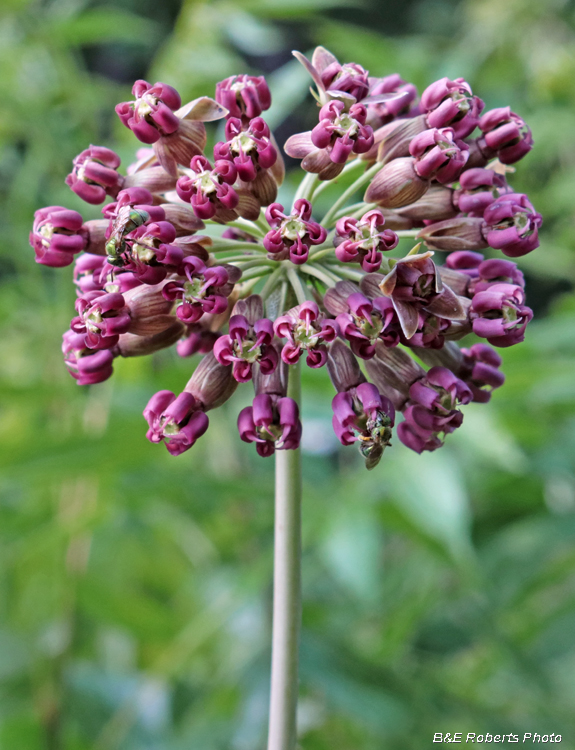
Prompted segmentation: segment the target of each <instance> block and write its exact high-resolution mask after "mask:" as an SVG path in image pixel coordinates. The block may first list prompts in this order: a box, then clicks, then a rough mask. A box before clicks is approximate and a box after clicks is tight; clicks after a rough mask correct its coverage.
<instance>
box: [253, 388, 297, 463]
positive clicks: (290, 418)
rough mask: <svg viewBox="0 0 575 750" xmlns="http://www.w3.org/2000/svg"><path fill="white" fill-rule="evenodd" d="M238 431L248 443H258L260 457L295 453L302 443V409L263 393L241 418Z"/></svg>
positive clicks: (290, 399)
mask: <svg viewBox="0 0 575 750" xmlns="http://www.w3.org/2000/svg"><path fill="white" fill-rule="evenodd" d="M238 430H239V433H240V437H241V439H242V440H243V441H244V442H245V443H255V444H256V450H257V452H258V454H259V455H260V456H263V457H267V456H272V455H273V454H274V453H275V451H276V450H295V449H296V448H298V447H299V443H300V440H301V432H302V428H301V422H300V419H299V408H298V405H297V403H296V402H295V401H294V400H293V399H292V398H287V397H286V396H284V397H282V398H279V397H278V396H276V395H275V394H269V393H260V394H259V395H257V396H256V397H255V398H254V400H253V405H252V406H246V408H245V409H242V410H241V412H240V413H239V416H238Z"/></svg>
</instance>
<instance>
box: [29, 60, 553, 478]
mask: <svg viewBox="0 0 575 750" xmlns="http://www.w3.org/2000/svg"><path fill="white" fill-rule="evenodd" d="M294 54H295V56H296V57H297V59H298V60H299V61H300V62H301V63H302V64H303V65H304V67H305V68H306V70H307V71H308V72H309V74H310V75H311V77H312V80H313V82H314V84H315V86H316V90H315V91H313V92H312V93H314V96H315V98H316V100H317V103H318V112H317V124H316V125H315V126H314V127H313V128H312V129H311V130H310V131H308V132H305V133H297V134H294V135H292V136H291V137H290V138H289V139H288V140H287V142H286V143H285V145H284V149H283V150H284V152H285V153H286V154H287V155H289V156H290V157H292V158H295V159H298V160H300V163H301V168H302V169H303V171H304V176H303V179H302V181H301V184H300V186H299V188H298V189H297V192H296V195H295V196H293V200H291V201H288V197H287V196H285V195H283V194H282V197H281V202H279V201H278V188H279V187H280V186H281V184H282V181H283V178H284V171H285V170H284V161H283V156H282V150H281V149H280V147H279V145H278V144H277V142H276V140H275V138H274V136H273V133H272V132H271V131H270V128H269V126H268V124H267V123H266V120H265V116H266V111H267V110H268V109H269V107H270V106H271V103H272V98H271V94H270V90H269V88H268V85H267V83H266V81H265V79H264V78H263V77H262V76H251V75H246V74H241V75H234V76H231V77H229V78H226V79H225V80H223V81H221V82H220V83H218V84H217V85H216V90H215V97H214V98H211V97H210V96H203V97H200V98H199V99H196V100H194V101H192V102H189V103H188V104H185V105H183V106H182V102H181V98H180V95H179V94H178V92H177V91H176V90H175V89H174V88H172V87H171V86H169V85H167V84H165V83H155V84H153V85H152V84H150V83H148V82H147V81H137V82H136V83H135V84H134V87H133V90H132V94H133V99H132V100H130V101H126V102H123V103H121V104H118V106H117V107H116V112H117V114H118V117H119V118H120V120H121V122H122V123H123V124H124V125H125V126H126V127H127V128H129V129H130V130H131V131H132V132H133V134H134V135H135V136H136V138H137V139H138V140H139V141H141V142H142V143H143V144H145V145H146V147H145V148H140V149H139V150H138V152H137V154H136V160H135V161H134V163H133V164H131V165H129V166H128V167H127V169H126V170H125V174H124V173H123V172H122V171H121V169H120V167H121V164H120V158H119V156H118V155H117V154H115V153H114V152H113V151H112V150H110V149H108V148H105V147H103V146H90V147H89V148H87V149H86V150H84V151H83V152H82V153H81V154H79V155H78V156H77V157H76V158H75V159H74V162H73V165H72V171H71V173H70V174H69V176H68V177H67V179H66V182H67V184H68V185H69V186H70V188H71V190H72V191H73V192H74V193H75V194H76V195H77V196H79V197H80V198H82V199H83V200H84V201H86V202H87V203H89V204H92V205H98V204H101V203H104V202H105V201H108V203H107V204H106V205H105V206H104V207H103V209H102V214H103V218H102V219H94V220H89V221H84V219H83V217H82V216H81V214H80V213H78V212H77V211H74V210H70V209H67V208H65V207H62V206H49V207H47V208H43V209H40V210H39V211H37V212H36V214H35V217H34V223H33V228H32V232H31V234H30V243H31V245H32V247H33V248H34V251H35V254H36V261H37V262H38V263H41V264H44V265H47V266H52V267H64V266H69V265H73V266H74V273H73V280H74V284H75V286H76V290H77V301H76V315H75V317H73V319H72V321H71V324H70V329H69V330H68V331H66V333H64V336H63V345H62V351H63V354H64V361H65V364H66V367H67V368H68V370H69V372H70V374H71V375H72V376H73V377H74V378H75V379H76V380H77V382H78V383H79V384H80V385H91V384H95V383H99V382H102V381H103V380H106V379H107V378H109V377H110V376H111V375H112V372H113V366H114V362H115V360H116V359H117V358H118V357H131V356H143V355H146V354H151V353H153V352H155V351H158V350H160V349H164V348H166V347H169V346H172V345H176V348H177V352H178V354H179V355H180V356H182V357H189V356H191V355H193V354H201V355H203V357H202V359H201V361H200V363H199V365H198V366H197V367H196V368H195V370H194V372H193V373H192V375H191V378H190V380H189V382H188V383H187V385H185V386H184V387H183V389H182V391H181V393H179V394H175V393H173V392H172V391H167V390H163V391H160V392H159V393H156V394H155V395H154V396H152V398H151V399H150V401H149V403H148V404H147V406H146V408H145V410H144V417H145V419H146V421H147V423H148V427H149V429H148V432H147V436H148V438H149V440H151V441H152V442H154V443H158V442H164V443H165V444H166V446H167V448H168V450H169V452H170V453H171V454H173V455H179V454H180V453H183V452H184V451H187V450H188V449H189V448H191V447H192V446H193V445H194V444H195V442H196V441H197V440H198V439H200V438H201V436H202V435H203V434H204V433H205V432H206V430H207V429H208V426H209V418H208V415H207V413H208V412H209V411H210V410H211V409H214V408H217V407H219V406H220V405H221V404H223V403H224V402H225V401H227V399H229V398H230V396H231V395H232V394H233V392H234V391H235V389H236V387H237V386H238V384H240V383H248V384H249V385H247V386H244V387H249V388H253V390H254V397H253V402H252V404H251V405H250V406H247V407H246V408H244V409H243V410H242V411H241V412H240V414H239V417H238V430H239V436H240V438H241V439H242V440H243V441H245V442H248V443H255V447H256V450H257V452H258V453H259V455H261V456H270V455H272V454H273V453H274V452H275V451H276V450H291V449H295V448H297V447H298V445H299V442H300V438H301V433H302V426H301V421H300V415H299V408H298V404H297V403H296V402H295V401H294V400H293V399H292V398H290V397H289V396H288V382H289V377H290V371H291V368H293V367H294V366H295V365H296V364H297V363H298V362H299V361H300V360H301V359H302V358H303V359H304V360H305V363H306V364H307V366H309V367H311V368H314V369H318V368H321V367H324V366H327V370H328V372H329V375H330V378H331V380H332V382H333V385H334V388H335V391H336V395H335V396H334V398H333V403H332V407H333V428H334V431H335V434H336V436H337V438H338V439H339V440H340V442H341V443H342V444H343V445H351V444H352V443H355V444H357V446H358V448H359V450H360V453H361V454H362V456H363V457H364V459H365V462H366V466H367V468H373V467H374V466H375V465H376V464H377V463H378V461H379V460H380V458H381V455H382V453H383V451H384V450H385V448H386V447H387V446H389V445H390V444H391V440H392V435H393V429H394V427H395V422H396V415H399V414H401V415H402V420H401V421H400V422H399V424H398V426H397V436H398V438H399V440H400V441H402V442H403V443H404V444H405V445H407V446H408V447H409V448H411V449H412V450H414V451H416V452H417V453H421V452H422V451H433V450H435V449H437V448H439V447H440V446H441V445H442V444H443V442H444V440H445V437H446V435H448V434H450V433H452V432H453V431H454V430H455V429H457V428H458V427H459V426H460V425H461V423H462V420H463V413H462V411H461V407H462V406H465V405H466V404H468V403H470V402H471V401H475V402H480V403H484V402H486V401H489V399H490V397H491V393H492V391H493V390H494V389H496V388H499V387H500V386H501V385H502V384H503V382H504V376H503V374H502V373H501V370H500V365H501V357H500V356H499V354H498V353H497V352H496V350H495V349H494V348H493V347H508V346H512V345H515V344H517V343H519V342H520V341H522V340H523V338H524V335H525V329H526V326H527V324H528V323H529V321H530V320H531V318H532V316H533V314H532V311H531V310H530V308H529V307H527V305H526V302H525V284H524V278H523V274H522V273H521V271H520V270H519V269H518V267H517V265H516V263H515V262H514V261H513V260H509V258H518V257H520V256H522V255H525V254H526V253H529V252H531V251H532V250H534V249H535V248H536V247H538V245H539V237H538V231H539V228H540V226H541V216H540V214H538V213H537V211H536V210H535V208H534V207H533V205H532V203H531V202H530V200H529V198H528V197H527V196H526V195H523V194H519V193H516V192H515V191H514V190H513V188H512V187H511V186H510V185H509V184H508V182H507V175H508V172H509V171H510V168H509V167H508V166H507V165H510V164H515V163H516V162H517V161H519V160H520V159H521V158H523V157H524V156H525V155H526V154H528V152H529V151H530V149H531V148H532V146H533V139H532V137H531V131H530V130H529V128H528V126H527V125H526V124H525V122H524V121H523V119H522V118H521V117H520V116H519V115H517V114H515V113H514V112H511V110H510V109H509V107H500V108H497V109H493V110H489V111H484V110H485V105H484V103H483V101H482V100H481V99H480V98H479V97H478V96H477V95H475V94H474V93H473V91H472V89H471V87H470V85H469V83H468V82H467V81H465V80H464V79H462V78H458V79H455V80H450V79H448V78H442V79H441V80H439V81H435V82H434V83H432V84H431V85H430V86H428V87H427V88H426V89H425V91H423V92H422V94H421V96H420V97H419V98H418V94H417V90H416V88H415V86H414V85H413V84H411V83H409V82H406V81H404V80H403V79H401V78H400V77H399V75H397V74H393V75H388V76H385V77H374V76H372V75H370V73H369V72H368V71H367V70H365V69H364V68H363V67H362V66H361V65H359V64H357V63H340V62H339V60H337V59H336V58H335V56H334V55H332V54H331V53H330V52H329V51H328V50H326V49H324V48H323V47H318V48H317V49H316V50H315V52H314V53H313V56H312V58H311V60H308V59H307V58H306V57H304V56H303V55H301V54H300V53H294ZM218 120H225V122H224V127H223V129H222V130H221V131H219V132H222V134H223V139H222V140H221V141H219V142H217V143H216V144H215V146H214V148H213V150H212V152H211V153H208V152H207V151H206V144H207V142H208V137H207V132H206V125H205V123H209V122H212V121H218ZM344 175H349V178H346V180H347V181H346V180H343V182H344V184H345V185H347V187H346V189H345V190H344V189H343V188H340V186H339V178H340V176H342V177H343V176H344ZM349 179H351V181H352V183H351V185H349ZM326 188H328V190H326V192H325V195H326V196H327V195H332V201H331V206H330V207H329V208H328V210H327V211H324V213H323V216H322V217H321V219H320V218H319V217H318V216H317V205H318V198H319V195H320V193H323V192H324V190H325V189H326ZM321 202H322V205H329V201H326V199H325V197H323V196H322V199H321ZM223 227H225V229H224V231H219V228H223ZM404 237H412V238H414V239H415V240H416V242H417V244H416V245H415V247H413V248H412V249H411V250H409V251H408V252H407V253H405V252H403V253H400V254H397V251H396V253H395V254H393V255H392V251H394V250H396V248H397V247H398V243H399V240H400V239H401V238H404ZM489 248H492V249H493V250H494V251H499V252H500V253H502V254H503V255H504V256H506V258H502V257H500V256H499V255H498V253H497V252H495V253H491V252H490V251H489ZM484 251H488V252H489V254H488V256H486V255H485V252H484ZM438 252H439V253H440V254H442V257H443V259H444V260H443V263H438V256H437V253H438ZM462 339H465V342H464V343H465V346H464V347H460V346H459V345H458V343H457V342H459V341H461V340H462ZM468 339H469V340H468Z"/></svg>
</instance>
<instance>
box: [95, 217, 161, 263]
mask: <svg viewBox="0 0 575 750" xmlns="http://www.w3.org/2000/svg"><path fill="white" fill-rule="evenodd" d="M149 218H150V214H149V213H148V212H147V211H144V209H143V208H134V207H132V206H123V207H122V208H121V209H120V210H119V211H118V215H117V216H116V218H115V219H114V221H113V224H112V232H111V234H110V238H109V239H108V241H107V242H106V255H107V256H108V263H110V265H112V266H123V265H124V261H123V259H122V255H123V254H124V253H125V252H126V239H125V238H126V235H127V234H129V233H130V232H133V231H134V229H137V228H138V227H141V226H142V224H145V223H146V222H147V221H148V219H149Z"/></svg>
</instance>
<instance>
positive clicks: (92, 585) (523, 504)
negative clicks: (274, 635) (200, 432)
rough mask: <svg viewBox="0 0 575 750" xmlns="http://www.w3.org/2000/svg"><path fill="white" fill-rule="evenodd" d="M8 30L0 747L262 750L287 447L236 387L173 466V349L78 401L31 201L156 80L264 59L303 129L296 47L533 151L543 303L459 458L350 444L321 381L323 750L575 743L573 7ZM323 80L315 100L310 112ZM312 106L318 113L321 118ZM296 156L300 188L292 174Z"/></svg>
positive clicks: (318, 706)
mask: <svg viewBox="0 0 575 750" xmlns="http://www.w3.org/2000/svg"><path fill="white" fill-rule="evenodd" d="M0 14H1V26H0V114H1V116H0V147H1V151H0V195H1V198H2V201H1V209H0V210H1V216H0V222H1V227H2V232H1V235H0V236H1V270H0V285H1V290H0V310H1V314H0V327H1V333H0V379H1V397H0V398H1V409H0V454H1V455H0V463H1V467H2V470H1V478H0V540H1V541H0V544H1V547H0V748H1V750H21V749H22V750H40V749H42V750H44V749H46V750H88V749H90V750H184V748H185V750H262V748H263V747H264V745H265V733H266V710H267V705H266V704H267V693H268V684H269V683H268V680H269V660H270V649H269V643H270V614H271V612H270V602H271V578H272V542H273V508H272V490H273V462H272V461H265V460H262V459H258V458H257V457H256V455H255V451H253V450H252V449H251V448H250V447H249V446H246V445H244V444H242V443H241V442H240V440H239V438H238V436H237V433H236V429H235V415H236V414H237V411H238V409H239V408H240V407H241V406H242V405H244V404H245V403H247V401H248V399H249V398H250V393H249V388H244V389H242V390H241V391H240V392H239V393H238V394H237V396H236V397H234V400H233V402H232V403H230V404H228V406H227V407H226V408H224V409H222V410H220V411H219V412H217V413H215V414H214V415H213V417H211V428H210V430H209V432H208V433H207V435H206V436H205V438H203V439H202V441H200V443H199V444H198V445H197V446H196V448H194V450H193V451H191V452H190V453H187V454H185V455H184V456H182V457H181V458H179V459H174V458H171V457H170V456H169V455H168V454H167V452H166V451H165V450H164V449H163V448H162V447H158V446H152V445H150V444H149V443H148V442H147V441H146V439H145V437H144V435H145V424H144V421H143V419H142V417H141V411H142V408H143V406H144V404H145V403H146V401H147V399H148V398H149V396H150V395H151V394H152V393H153V392H154V391H156V390H158V389H160V388H170V389H172V390H175V391H179V390H181V388H182V386H183V384H184V383H185V382H186V380H187V379H188V377H189V373H190V371H191V369H192V367H193V363H191V362H190V361H189V360H181V359H178V358H177V357H176V356H175V355H174V354H172V353H171V352H168V353H161V354H159V355H157V356H154V357H151V358H147V359H145V360H125V361H119V362H118V363H117V365H116V368H115V369H116V372H115V375H114V378H113V379H112V380H111V381H109V382H107V383H104V384H101V385H98V386H95V387H92V388H78V387H77V386H76V385H75V383H74V381H73V380H72V379H71V378H70V377H69V375H68V374H67V373H66V371H65V368H64V366H63V363H62V359H61V355H60V351H59V349H60V342H61V334H62V332H63V331H64V330H65V329H66V328H67V326H68V323H69V320H70V318H71V316H72V314H73V300H74V290H73V288H72V284H71V275H72V274H71V269H70V268H68V269H63V270H60V271H59V270H53V269H45V268H42V267H41V266H38V265H36V264H35V263H34V259H33V253H32V251H31V249H30V248H29V247H28V245H27V233H28V231H29V227H30V225H31V221H32V215H33V212H34V210H35V209H36V208H38V207H40V206H44V205H49V204H65V205H68V206H70V207H73V208H76V209H78V210H80V211H82V212H83V215H84V216H85V217H86V218H93V217H96V216H97V215H98V208H90V207H87V206H86V205H85V204H82V203H81V201H80V200H79V199H77V198H76V196H74V195H73V194H72V193H71V192H70V191H69V190H68V188H67V187H66V186H65V185H64V177H65V175H66V174H67V172H68V171H69V166H70V163H71V160H72V158H73V157H74V156H75V155H76V154H77V153H78V152H79V151H81V150H82V149H83V148H85V147H86V146H87V145H88V144H89V143H96V144H102V145H104V144H105V145H108V146H113V147H115V148H116V149H117V150H118V151H119V153H120V154H121V155H122V159H123V162H124V164H126V163H129V161H130V160H131V154H132V153H133V150H134V148H135V146H136V143H135V141H134V140H132V139H131V135H130V133H129V132H128V131H127V130H125V129H124V128H122V126H121V125H120V123H119V122H118V121H117V118H116V116H115V115H114V112H113V107H114V104H115V103H116V102H118V101H123V100H126V99H129V98H130V96H129V90H130V88H131V85H132V82H133V80H134V79H136V78H138V77H145V78H148V79H149V80H151V81H155V80H163V81H166V82H168V83H170V84H172V85H174V86H176V87H177V88H178V89H179V90H180V92H181V93H182V98H183V99H184V100H187V99H188V98H191V97H195V96H198V95H200V94H203V93H208V94H212V93H213V88H214V84H215V82H216V81H218V80H220V79H222V78H224V77H226V76H228V75H231V74H233V73H236V72H254V73H261V72H264V73H266V74H269V81H270V85H271V88H272V93H273V97H274V104H273V107H272V109H271V110H270V112H269V113H268V114H269V118H267V119H268V120H269V122H270V124H271V125H272V127H274V128H275V129H276V132H277V133H278V139H279V140H280V142H283V141H284V140H285V138H286V137H287V136H288V135H289V134H290V133H292V132H295V131H296V130H298V129H301V127H302V125H305V124H306V123H309V122H310V121H311V118H313V117H314V111H315V110H314V107H313V105H312V103H311V99H310V98H309V95H307V94H306V91H307V87H308V85H309V82H308V80H307V78H306V75H305V73H304V72H303V70H301V69H300V68H299V66H298V65H297V63H295V61H293V60H292V59H291V56H290V50H291V49H292V48H294V47H296V48H299V49H301V50H302V51H309V50H310V49H312V48H313V46H315V45H316V44H323V45H325V46H327V47H328V48H330V49H331V50H332V51H333V52H334V53H336V54H337V55H338V56H339V57H340V58H341V59H345V60H348V61H351V60H353V61H357V62H359V63H361V64H363V65H364V66H365V67H367V68H369V69H370V71H371V72H372V74H374V75H386V74H389V73H393V72H399V73H400V74H401V75H402V76H403V77H404V78H406V79H408V80H410V81H414V82H415V83H416V84H417V85H418V87H419V88H420V90H422V88H423V87H425V86H426V85H427V84H428V83H430V82H431V81H433V80H435V79H436V78H438V77H441V76H444V75H448V76H450V77H456V76H464V77H466V78H467V79H468V80H469V81H470V82H471V84H472V86H473V89H474V91H475V92H476V93H478V94H479V95H480V96H481V97H482V98H483V99H484V100H485V101H486V103H487V107H488V108H491V107H495V106H502V105H506V104H510V105H511V107H512V109H514V110H515V111H517V112H519V113H520V114H521V115H522V116H524V117H525V119H526V120H527V121H528V123H529V124H530V125H531V127H532V129H533V133H534V138H535V142H536V146H535V149H534V151H533V152H532V153H531V154H530V155H529V156H528V157H527V158H526V159H524V161H523V162H521V163H520V164H519V165H518V170H517V174H516V175H513V176H512V182H513V185H514V186H515V187H516V188H517V190H518V191H525V192H528V193H529V195H530V197H531V199H532V200H533V202H534V204H535V206H536V208H537V209H538V210H539V211H540V212H541V213H542V214H543V216H544V219H545V223H544V229H543V232H542V235H541V240H542V242H541V248H540V249H539V250H538V251H536V252H535V253H533V254H532V255H529V256H527V257H526V258H524V259H522V260H521V266H522V267H523V269H524V270H525V272H526V274H527V278H528V301H529V302H530V303H531V304H532V305H533V307H534V308H535V310H536V315H537V319H536V320H535V321H534V322H533V323H532V324H531V325H530V326H529V329H528V332H527V338H526V342H525V344H524V345H521V346H517V347H514V348H512V349H510V350H503V356H504V367H503V369H504V371H505V373H506V374H507V378H508V382H507V384H506V386H505V387H504V388H502V389H501V390H500V391H498V392H497V393H496V394H495V396H494V398H493V399H492V402H491V403H490V404H489V405H487V406H481V405H471V406H469V407H466V409H465V422H464V425H463V428H462V429H461V430H459V431H458V432H457V433H456V434H454V435H453V436H451V437H450V438H449V439H448V441H447V445H446V446H445V448H444V449H443V450H441V451H439V452H437V453H435V454H427V455H423V456H421V457H418V456H417V455H415V454H413V453H410V452H409V451H407V450H406V449H403V447H402V446H401V445H400V444H398V441H397V440H396V441H395V445H394V447H393V449H392V450H390V451H389V452H388V453H386V455H385V457H384V460H383V461H382V462H381V464H380V466H379V467H378V469H377V470H376V471H373V472H371V473H366V472H365V471H364V470H363V469H362V466H361V462H360V460H359V456H358V455H356V452H355V451H354V450H353V449H348V450H347V451H340V450H338V448H337V446H336V444H335V441H334V439H333V437H332V436H331V427H330V423H329V420H330V401H331V390H330V385H329V383H328V382H327V379H326V375H325V373H321V372H315V371H314V372H311V371H310V372H308V374H306V380H305V384H304V385H305V388H304V404H303V413H304V417H305V425H306V426H305V432H306V436H307V437H306V440H305V445H304V447H305V455H304V470H305V478H304V481H305V501H304V610H303V634H302V645H301V705H300V714H299V720H300V742H301V748H302V749H303V750H380V749H383V748H385V749H388V748H389V750H421V749H422V748H428V747H431V746H432V744H433V743H432V739H433V734H434V733H435V732H451V733H453V732H458V731H460V732H464V733H467V732H475V733H478V734H480V733H483V732H490V733H492V734H497V733H510V732H511V733H517V734H520V735H522V734H523V733H524V732H539V733H540V734H544V733H550V732H556V733H561V734H562V735H563V742H562V747H563V748H571V749H573V748H575V735H574V734H573V728H574V723H575V722H574V718H573V717H574V715H575V546H574V541H575V461H574V455H575V377H574V374H575V367H574V365H575V334H574V329H575V302H574V299H573V295H572V293H571V292H572V289H573V280H574V278H575V254H574V251H575V234H574V232H573V221H574V219H575V215H574V214H575V209H574V206H575V201H574V195H575V107H574V104H573V103H574V101H575V28H574V19H575V8H574V5H573V3H570V2H566V0H505V1H504V2H502V1H501V0H467V1H463V2H455V1H453V2H449V1H448V0H425V2H421V1H419V2H418V1H417V0H411V1H410V2H401V1H400V0H389V1H386V2H378V0H363V2H358V3H357V4H355V5H350V3H349V2H348V0H282V1H281V2H280V1H279V0H218V1H216V2H211V3H210V2H197V1H193V0H184V2H183V3H182V2H180V0H163V1H162V2H157V1H155V0H145V1H142V2H138V1H137V0H121V1H119V2H115V3H113V4H112V3H111V2H109V3H108V4H106V3H105V2H99V1H94V2H89V1H88V0H84V1H83V0H55V1H50V2H48V1H46V2H27V1H26V0H3V2H2V5H1V9H0ZM306 96H307V99H306ZM304 102H305V106H304ZM299 176H300V172H299V169H295V170H294V171H293V173H292V175H291V178H289V179H288V182H287V187H286V188H285V189H284V195H286V196H289V192H290V190H293V186H294V185H295V182H296V180H297V179H299Z"/></svg>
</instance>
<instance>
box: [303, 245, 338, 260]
mask: <svg viewBox="0 0 575 750" xmlns="http://www.w3.org/2000/svg"><path fill="white" fill-rule="evenodd" d="M334 249H335V248H334V247H333V245H330V246H329V247H323V246H322V248H321V249H320V250H316V252H315V253H314V252H311V253H310V254H309V257H310V260H311V259H312V258H313V260H314V261H316V260H319V259H320V258H324V257H325V256H326V255H329V254H330V253H333V251H334Z"/></svg>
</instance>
